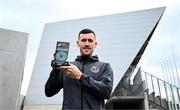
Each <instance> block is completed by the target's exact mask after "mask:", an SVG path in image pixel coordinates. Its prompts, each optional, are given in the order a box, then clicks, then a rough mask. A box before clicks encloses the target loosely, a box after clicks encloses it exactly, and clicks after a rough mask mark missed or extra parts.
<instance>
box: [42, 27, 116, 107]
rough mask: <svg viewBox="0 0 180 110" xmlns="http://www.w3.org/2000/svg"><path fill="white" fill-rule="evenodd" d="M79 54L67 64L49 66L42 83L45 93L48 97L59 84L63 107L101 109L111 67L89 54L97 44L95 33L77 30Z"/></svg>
mask: <svg viewBox="0 0 180 110" xmlns="http://www.w3.org/2000/svg"><path fill="white" fill-rule="evenodd" d="M77 46H78V47H79V49H80V56H78V57H77V58H76V59H75V61H74V62H72V63H70V66H60V67H56V68H53V69H52V71H51V73H50V76H49V79H48V80H47V82H46V85H45V94H46V96H47V97H51V96H53V95H55V94H56V93H58V92H59V91H60V90H61V89H62V88H63V109H96V110H100V109H104V108H105V106H104V104H105V102H104V99H108V98H109V97H110V94H111V91H112V86H113V71H112V69H111V67H110V64H109V63H104V62H100V61H99V60H98V57H97V56H93V55H92V54H93V50H94V48H96V46H97V42H96V35H95V33H94V32H93V31H92V30H90V29H83V30H81V31H80V32H79V34H78V41H77Z"/></svg>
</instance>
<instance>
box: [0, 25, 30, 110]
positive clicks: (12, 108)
mask: <svg viewBox="0 0 180 110" xmlns="http://www.w3.org/2000/svg"><path fill="white" fill-rule="evenodd" d="M27 42H28V34H27V33H24V32H18V31H12V30H8V29H2V28H0V110H18V109H20V106H21V102H22V99H23V96H21V95H20V90H21V83H22V78H23V73H24V65H25V56H26V49H27Z"/></svg>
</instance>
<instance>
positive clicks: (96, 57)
mask: <svg viewBox="0 0 180 110" xmlns="http://www.w3.org/2000/svg"><path fill="white" fill-rule="evenodd" d="M76 61H99V59H98V56H97V55H94V56H89V57H87V56H77V58H76Z"/></svg>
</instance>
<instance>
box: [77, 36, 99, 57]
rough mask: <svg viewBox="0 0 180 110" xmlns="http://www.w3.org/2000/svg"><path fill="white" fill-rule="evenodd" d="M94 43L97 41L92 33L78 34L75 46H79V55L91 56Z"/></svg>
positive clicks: (94, 46)
mask: <svg viewBox="0 0 180 110" xmlns="http://www.w3.org/2000/svg"><path fill="white" fill-rule="evenodd" d="M96 45H97V42H96V40H95V36H94V35H93V34H92V33H87V34H80V36H79V39H78V41H77V46H78V47H79V48H80V52H81V55H83V56H91V55H92V53H93V50H94V48H96Z"/></svg>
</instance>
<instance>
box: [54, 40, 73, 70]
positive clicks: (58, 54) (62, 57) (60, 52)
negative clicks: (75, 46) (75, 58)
mask: <svg viewBox="0 0 180 110" xmlns="http://www.w3.org/2000/svg"><path fill="white" fill-rule="evenodd" d="M69 45H70V43H69V42H60V41H57V44H56V50H55V54H54V60H52V62H51V66H52V67H59V66H68V65H69V63H68V62H67V61H66V60H67V58H68V53H69Z"/></svg>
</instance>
